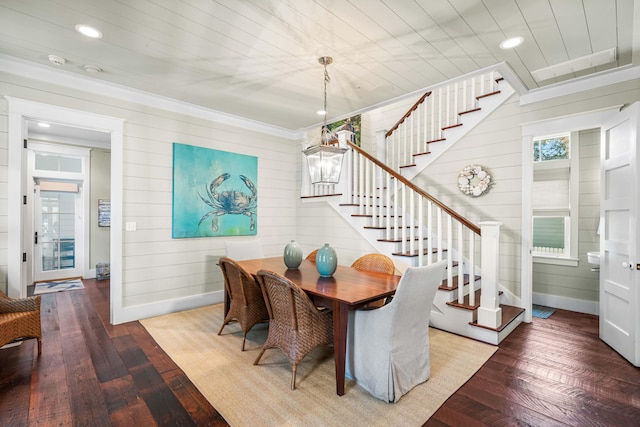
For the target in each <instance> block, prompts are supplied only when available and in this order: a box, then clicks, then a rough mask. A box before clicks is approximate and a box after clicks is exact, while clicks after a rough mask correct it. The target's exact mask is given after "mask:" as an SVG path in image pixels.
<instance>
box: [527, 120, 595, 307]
mask: <svg viewBox="0 0 640 427" xmlns="http://www.w3.org/2000/svg"><path fill="white" fill-rule="evenodd" d="M579 170H580V185H579V194H580V196H579V198H580V200H579V204H580V206H579V212H578V215H579V217H578V223H579V225H578V229H579V231H578V258H579V259H580V262H579V263H578V266H577V267H569V266H560V265H551V264H538V263H534V264H533V292H534V293H537V294H544V295H555V296H559V297H562V298H573V299H578V300H585V301H598V300H599V273H597V272H594V271H591V268H592V267H593V266H592V265H591V264H589V263H587V252H588V251H597V250H599V247H600V241H599V239H600V237H599V236H598V235H597V234H596V231H597V229H598V222H599V219H600V129H591V130H585V131H581V132H580V165H579ZM538 298H541V296H539V297H538ZM535 301H536V299H535V298H534V302H535Z"/></svg>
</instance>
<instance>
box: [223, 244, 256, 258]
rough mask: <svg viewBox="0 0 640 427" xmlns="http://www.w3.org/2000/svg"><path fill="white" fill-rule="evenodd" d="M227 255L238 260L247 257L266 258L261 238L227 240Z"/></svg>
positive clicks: (225, 245)
mask: <svg viewBox="0 0 640 427" xmlns="http://www.w3.org/2000/svg"><path fill="white" fill-rule="evenodd" d="M224 247H225V255H226V256H227V257H229V258H231V259H235V260H236V261H244V260H246V259H256V258H264V253H263V252H262V243H261V242H260V239H251V240H235V239H234V240H225V242H224Z"/></svg>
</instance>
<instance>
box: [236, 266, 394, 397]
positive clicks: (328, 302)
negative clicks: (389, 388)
mask: <svg viewBox="0 0 640 427" xmlns="http://www.w3.org/2000/svg"><path fill="white" fill-rule="evenodd" d="M237 262H238V264H240V265H241V266H242V268H244V269H245V270H246V271H247V272H248V273H250V274H252V275H254V276H255V275H256V274H257V273H258V271H259V270H269V271H273V272H275V273H278V274H280V275H282V276H284V277H286V278H288V279H289V280H291V281H292V282H293V283H295V284H296V285H298V286H299V287H300V288H301V289H302V290H304V291H305V292H306V293H307V294H308V295H310V296H311V297H312V299H313V301H314V303H316V304H317V305H325V306H327V308H330V309H331V310H333V344H334V359H335V366H336V393H337V394H338V396H342V395H344V379H345V377H344V374H345V361H346V352H347V328H348V322H349V316H348V314H349V310H353V309H355V308H358V307H362V306H364V305H365V304H367V303H368V302H371V301H375V300H377V299H380V298H384V297H387V296H390V295H393V294H394V293H395V291H396V288H397V287H398V282H399V281H400V276H396V275H393V274H386V273H375V272H369V271H363V270H356V269H355V268H352V267H345V266H341V265H339V266H338V268H337V270H336V271H335V273H333V276H332V277H321V276H320V274H319V273H318V271H317V270H316V265H315V263H313V262H311V261H307V260H302V264H300V267H298V268H287V266H286V265H285V264H284V259H283V257H273V258H260V259H251V260H244V261H237ZM225 300H226V298H225Z"/></svg>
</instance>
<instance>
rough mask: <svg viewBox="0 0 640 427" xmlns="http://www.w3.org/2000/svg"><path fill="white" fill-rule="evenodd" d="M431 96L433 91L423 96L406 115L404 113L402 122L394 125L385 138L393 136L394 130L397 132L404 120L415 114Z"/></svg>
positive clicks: (399, 121)
mask: <svg viewBox="0 0 640 427" xmlns="http://www.w3.org/2000/svg"><path fill="white" fill-rule="evenodd" d="M429 95H431V91H429V92H427V93H425V94H424V95H422V96H421V97H420V99H418V100H417V101H416V103H415V104H413V107H411V108H410V109H409V111H407V112H406V113H404V116H402V118H401V119H400V120H398V122H397V123H396V124H395V125H393V127H392V128H391V129H390V130H389V131H388V132H387V133H386V134H385V135H384V137H385V138H387V137H389V135H391V134H392V133H393V131H394V130H396V129H397V128H398V126H400V125H401V124H402V122H404V119H406V118H407V117H409V116H410V115H411V113H413V112H414V111H415V109H416V108H418V105H420V104H422V103H423V102H424V100H425V98H426V97H427V96H429Z"/></svg>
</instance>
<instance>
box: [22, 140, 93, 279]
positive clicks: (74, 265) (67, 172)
mask: <svg viewBox="0 0 640 427" xmlns="http://www.w3.org/2000/svg"><path fill="white" fill-rule="evenodd" d="M29 149H30V150H29V154H28V163H29V171H30V174H31V179H32V181H31V182H32V183H33V194H34V199H33V201H34V202H33V211H32V215H33V216H32V219H33V223H32V224H33V227H32V232H31V237H30V238H31V244H32V254H33V269H32V272H33V282H42V281H50V280H59V279H67V278H71V277H82V276H83V273H84V272H83V266H84V262H83V261H84V240H85V231H84V229H85V225H84V221H83V218H84V216H86V214H85V213H84V212H85V210H86V208H85V206H84V205H85V204H86V203H85V202H86V201H85V194H84V191H85V185H84V184H85V182H87V177H86V172H85V170H86V165H87V163H88V162H87V158H88V150H86V149H80V148H78V147H64V146H55V145H50V144H46V143H32V144H29Z"/></svg>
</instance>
